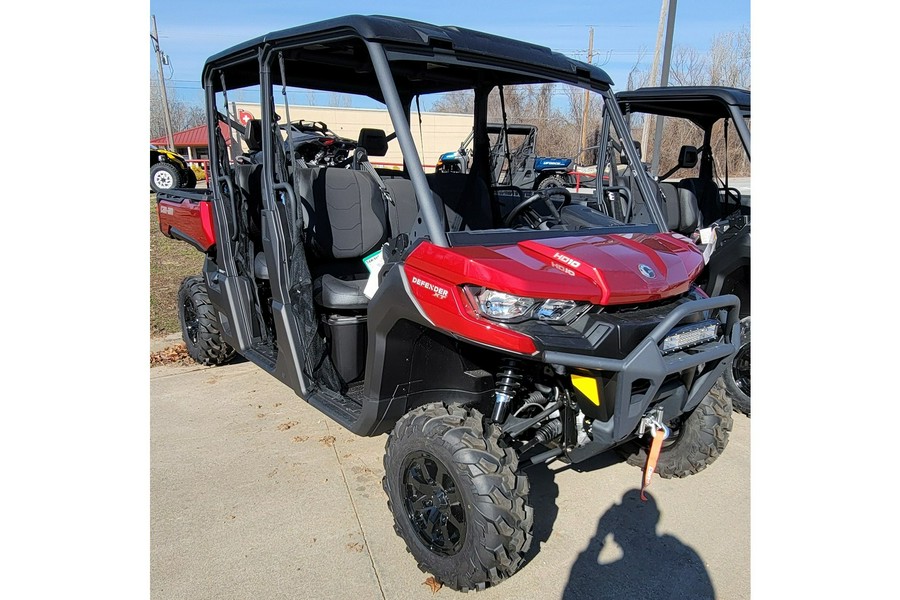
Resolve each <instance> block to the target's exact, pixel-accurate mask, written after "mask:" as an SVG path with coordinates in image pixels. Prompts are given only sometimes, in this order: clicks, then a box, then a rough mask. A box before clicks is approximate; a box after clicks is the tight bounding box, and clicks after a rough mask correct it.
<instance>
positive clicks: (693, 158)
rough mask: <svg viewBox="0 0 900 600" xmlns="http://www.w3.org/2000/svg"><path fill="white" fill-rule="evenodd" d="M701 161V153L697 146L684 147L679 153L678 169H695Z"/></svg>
mask: <svg viewBox="0 0 900 600" xmlns="http://www.w3.org/2000/svg"><path fill="white" fill-rule="evenodd" d="M699 160H700V152H699V150H697V147H696V146H682V147H681V150H680V151H679V152H678V168H680V169H693V168H694V167H696V166H697V163H698V162H699Z"/></svg>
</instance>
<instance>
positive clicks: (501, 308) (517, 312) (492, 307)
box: [475, 290, 534, 321]
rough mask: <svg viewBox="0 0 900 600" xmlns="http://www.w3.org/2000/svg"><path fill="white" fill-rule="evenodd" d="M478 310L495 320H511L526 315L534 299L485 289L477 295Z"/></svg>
mask: <svg viewBox="0 0 900 600" xmlns="http://www.w3.org/2000/svg"><path fill="white" fill-rule="evenodd" d="M475 302H476V306H477V307H478V312H480V313H481V314H482V315H484V316H485V317H487V318H489V319H494V320H495V321H510V320H513V319H518V318H519V317H522V316H524V315H525V314H526V313H527V312H528V311H529V310H530V309H531V307H532V306H534V300H532V299H531V298H524V297H522V296H513V295H512V294H505V293H503V292H497V291H495V290H483V291H482V292H480V293H478V294H477V295H476V296H475Z"/></svg>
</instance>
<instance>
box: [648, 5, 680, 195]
mask: <svg viewBox="0 0 900 600" xmlns="http://www.w3.org/2000/svg"><path fill="white" fill-rule="evenodd" d="M677 5H678V0H671V2H670V3H669V20H668V23H666V48H665V50H664V51H663V66H662V78H661V79H660V83H659V85H660V86H661V87H666V86H668V85H669V63H670V62H671V60H672V38H673V37H674V36H675V9H676V8H677ZM664 121H665V117H659V118H658V119H656V135H655V136H654V138H653V163H652V164H651V166H650V174H651V175H653V177H656V176H657V175H658V174H659V146H660V143H661V142H662V133H663V122H664Z"/></svg>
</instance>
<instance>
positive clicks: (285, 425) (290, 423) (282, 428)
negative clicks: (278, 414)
mask: <svg viewBox="0 0 900 600" xmlns="http://www.w3.org/2000/svg"><path fill="white" fill-rule="evenodd" d="M296 424H297V421H285V422H284V423H282V424H281V425H279V426H278V427H276V429H278V431H287V430H288V429H290V428H291V427H293V426H294V425H296Z"/></svg>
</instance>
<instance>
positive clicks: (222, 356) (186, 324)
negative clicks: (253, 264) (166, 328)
mask: <svg viewBox="0 0 900 600" xmlns="http://www.w3.org/2000/svg"><path fill="white" fill-rule="evenodd" d="M178 320H179V321H180V322H181V337H182V339H183V340H184V344H185V346H187V351H188V354H190V356H191V358H193V359H194V360H195V361H197V362H198V363H200V364H201V365H207V366H209V365H221V364H224V363H226V362H228V361H229V360H231V359H232V358H234V354H235V352H234V348H232V347H231V346H229V345H228V344H227V343H225V342H224V341H223V340H222V334H221V328H220V326H219V320H218V319H217V318H216V310H215V309H214V308H213V306H212V304H211V303H210V301H209V296H208V295H207V293H206V284H205V283H203V279H202V278H200V277H187V278H186V279H185V280H184V281H182V282H181V288H180V289H179V290H178Z"/></svg>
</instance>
